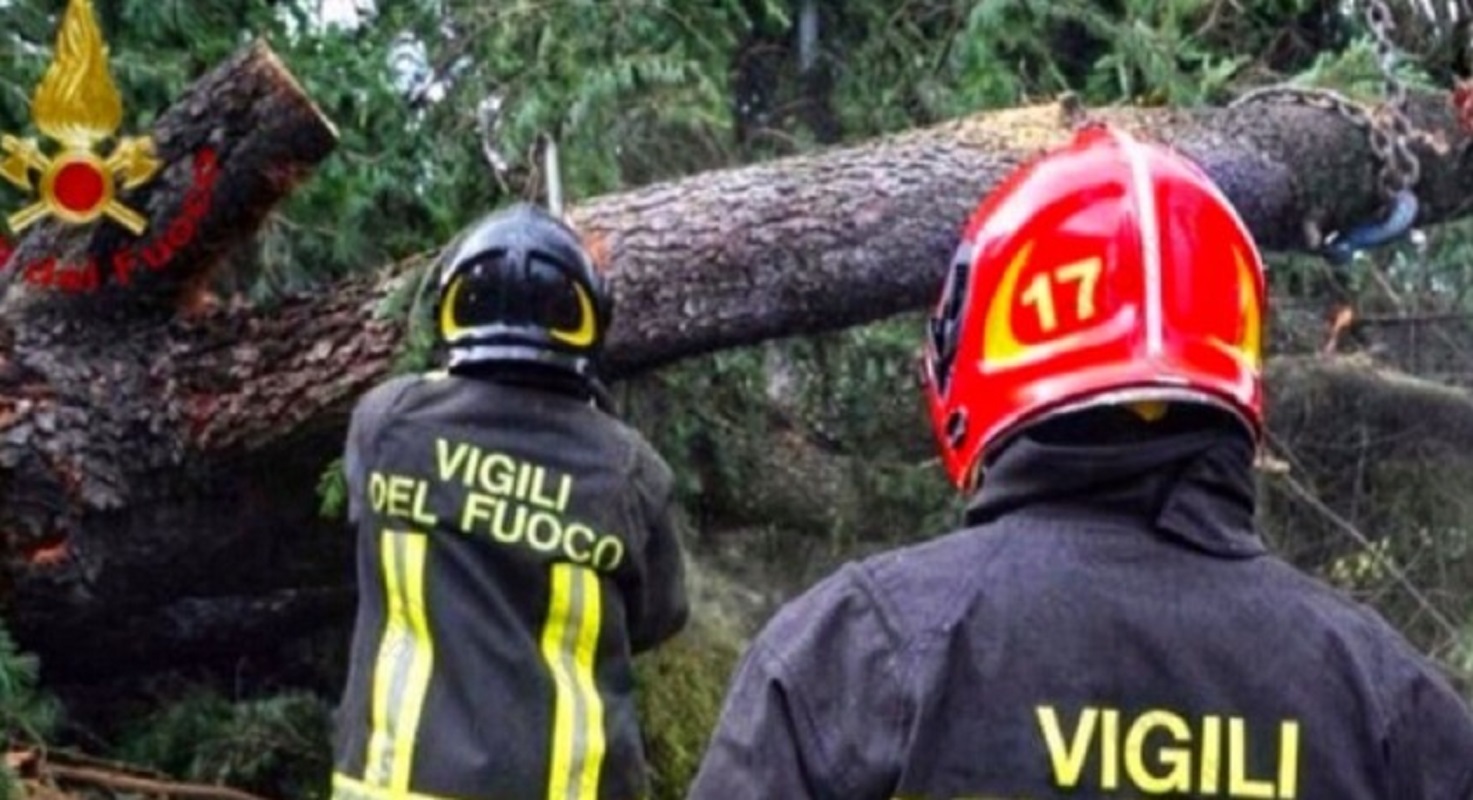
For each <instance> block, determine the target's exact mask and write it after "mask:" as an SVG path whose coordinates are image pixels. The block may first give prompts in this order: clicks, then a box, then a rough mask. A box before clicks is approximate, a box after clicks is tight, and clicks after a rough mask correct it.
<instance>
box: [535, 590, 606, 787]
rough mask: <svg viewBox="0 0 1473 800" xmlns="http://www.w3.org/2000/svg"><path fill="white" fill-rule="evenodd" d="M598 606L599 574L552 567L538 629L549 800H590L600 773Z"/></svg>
mask: <svg viewBox="0 0 1473 800" xmlns="http://www.w3.org/2000/svg"><path fill="white" fill-rule="evenodd" d="M602 612H603V609H602V603H601V597H600V594H599V582H598V575H597V574H596V573H595V572H594V571H593V570H590V569H585V568H583V567H579V566H576V565H574V564H561V563H560V564H554V565H553V566H552V597H551V600H550V602H549V604H548V612H547V623H546V625H544V627H543V629H542V657H543V659H544V660H545V661H546V662H547V667H548V670H549V672H550V673H551V675H552V680H553V685H554V686H555V688H556V695H555V699H554V705H553V726H552V750H551V758H550V759H549V774H548V781H547V800H594V798H596V797H597V796H598V783H599V774H600V772H601V770H602V768H603V758H604V750H605V749H606V747H605V740H604V711H603V698H602V697H600V696H599V693H598V687H597V685H596V684H595V683H594V677H593V662H594V658H595V656H596V654H597V650H598V638H599V627H600V624H601V619H600V617H601V615H602Z"/></svg>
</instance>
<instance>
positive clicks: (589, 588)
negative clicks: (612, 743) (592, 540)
mask: <svg viewBox="0 0 1473 800" xmlns="http://www.w3.org/2000/svg"><path fill="white" fill-rule="evenodd" d="M577 574H578V579H579V580H581V581H582V582H583V619H582V624H581V625H580V626H579V631H578V651H577V653H576V654H575V656H574V666H575V672H574V673H573V675H574V679H575V682H576V683H577V685H578V687H579V688H580V689H581V690H582V692H583V699H584V701H585V702H586V703H587V709H588V718H587V722H588V724H587V728H586V732H587V737H588V739H587V746H586V749H585V750H584V752H583V760H582V763H581V764H577V763H575V765H574V770H575V771H577V772H578V775H579V781H578V793H577V795H576V796H577V797H578V798H580V799H581V798H588V800H593V798H596V797H598V778H599V774H600V773H601V771H602V768H603V760H604V749H605V743H604V702H603V696H602V695H600V694H599V692H598V685H597V684H596V683H595V682H594V679H593V663H594V659H595V658H596V657H597V655H598V635H599V628H600V623H601V622H602V615H603V604H602V601H603V595H602V594H601V593H600V592H599V582H598V575H597V573H595V572H594V571H593V570H591V569H583V568H578V569H577ZM580 767H581V770H580V769H579V768H580Z"/></svg>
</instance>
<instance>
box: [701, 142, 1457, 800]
mask: <svg viewBox="0 0 1473 800" xmlns="http://www.w3.org/2000/svg"><path fill="white" fill-rule="evenodd" d="M1263 305H1264V282H1263V270H1262V265H1261V262H1260V259H1259V254H1258V252H1257V250H1256V248H1255V246H1254V244H1253V241H1252V239H1251V238H1250V236H1249V234H1248V231H1247V230H1246V228H1245V227H1244V225H1243V223H1242V221H1241V220H1240V219H1239V218H1238V216H1237V214H1236V213H1235V212H1234V210H1233V208H1232V206H1231V205H1230V204H1229V203H1228V202H1227V200H1226V199H1225V198H1224V197H1223V196H1222V194H1221V193H1220V192H1219V191H1218V190H1217V188H1216V187H1215V186H1214V185H1213V184H1212V182H1211V181H1210V180H1209V179H1208V178H1207V177H1206V175H1205V174H1204V173H1202V172H1201V171H1200V170H1199V169H1198V168H1197V167H1196V166H1195V165H1193V164H1192V163H1191V162H1189V161H1188V160H1186V159H1185V158H1183V157H1181V156H1179V155H1176V154H1174V153H1172V152H1170V151H1168V150H1166V149H1164V148H1162V147H1159V146H1155V145H1151V144H1147V143H1143V142H1140V141H1137V140H1135V139H1133V138H1132V137H1130V136H1128V135H1126V134H1125V133H1123V132H1119V131H1115V130H1111V129H1109V128H1103V127H1094V128H1089V129H1086V130H1084V131H1082V132H1080V133H1079V134H1078V135H1076V137H1075V138H1074V140H1073V141H1072V142H1070V143H1069V144H1067V145H1066V146H1064V147H1062V148H1060V149H1058V150H1055V151H1053V152H1051V153H1049V154H1047V155H1045V156H1043V157H1041V158H1039V159H1037V160H1035V161H1034V162H1032V163H1031V164H1028V165H1026V166H1025V167H1023V168H1022V169H1020V170H1019V171H1018V172H1017V173H1015V174H1014V175H1012V176H1011V177H1010V178H1009V179H1008V180H1007V181H1006V182H1004V183H1003V185H1002V186H1000V187H999V188H998V189H997V190H996V191H995V192H993V193H992V194H991V195H990V196H989V197H988V198H987V199H986V200H985V201H984V202H983V203H982V204H981V206H980V207H979V208H978V209H977V211H976V212H975V214H974V215H973V217H972V218H971V220H970V221H969V223H968V224H967V226H966V229H965V234H964V237H963V241H962V244H961V246H960V248H959V249H958V251H957V254H956V257H955V259H954V260H953V262H952V264H951V267H950V270H949V272H948V274H947V277H946V281H945V287H944V289H943V291H942V295H941V298H940V302H939V303H938V304H937V307H936V309H935V312H934V314H933V316H932V319H931V323H930V328H929V332H928V341H927V343H926V349H925V385H926V395H927V400H928V403H929V406H930V416H931V420H932V423H933V427H934V429H935V433H936V438H937V440H938V442H939V446H940V451H941V455H942V459H943V462H944V464H945V467H946V470H947V472H948V474H949V475H950V477H951V478H952V480H953V481H954V482H955V483H956V484H957V486H958V487H959V488H961V489H962V490H963V491H965V492H967V493H969V494H970V495H971V502H970V504H969V506H968V510H967V520H966V521H967V527H966V528H965V529H964V530H961V531H959V532H956V533H953V534H951V535H949V536H944V537H941V538H938V539H935V540H932V541H929V542H926V543H923V544H919V545H914V546H910V547H906V548H903V549H900V550H897V551H893V552H890V553H887V554H882V555H879V556H875V557H872V558H869V559H867V560H865V561H862V562H858V563H854V564H850V565H847V566H845V567H844V568H843V569H841V570H840V571H839V572H837V573H836V574H834V575H832V576H830V577H829V578H827V579H826V580H824V581H822V582H821V583H820V584H819V585H817V586H816V587H814V588H812V589H810V590H809V591H808V592H807V593H805V594H804V595H803V596H801V597H799V598H798V599H796V600H794V601H791V602H790V603H789V604H788V605H786V606H785V607H784V608H783V609H782V610H780V611H779V612H778V614H777V615H776V616H775V617H774V618H773V619H772V620H771V621H770V622H769V623H768V625H767V627H766V629H765V630H764V631H763V632H762V633H761V634H760V635H759V636H758V637H757V638H756V639H755V640H754V641H753V643H752V644H751V646H750V647H749V649H748V651H747V653H746V654H745V656H744V657H743V660H742V663H741V665H740V666H739V668H738V670H737V674H736V676H735V677H734V678H733V684H732V686H731V688H730V693H729V695H728V698H727V702H726V706H725V709H724V710H723V713H722V717H721V722H720V723H719V726H718V729H717V731H716V733H715V734H714V736H713V738H712V742H711V746H710V749H709V750H708V752H707V754H706V756H705V759H704V761H703V763H702V765H701V769H700V771H699V773H698V775H697V778H696V782H695V785H694V787H693V790H692V792H691V797H693V798H696V800H718V799H719V800H767V799H768V798H783V800H803V799H804V798H833V799H834V800H838V799H840V798H842V799H843V800H889V799H890V798H927V799H928V800H957V799H959V798H1010V799H1011V798H1044V797H1063V796H1069V797H1092V798H1102V797H1141V796H1147V795H1170V796H1173V797H1229V798H1278V800H1295V799H1297V798H1304V799H1305V800H1309V799H1310V798H1332V797H1334V798H1348V797H1359V798H1382V799H1383V800H1393V799H1394V800H1418V799H1421V800H1453V798H1458V799H1459V800H1463V799H1465V798H1473V721H1470V716H1469V713H1468V709H1467V708H1466V706H1465V705H1464V704H1463V701H1462V700H1461V699H1460V698H1459V697H1458V696H1457V695H1456V694H1455V693H1454V692H1453V691H1452V689H1451V688H1450V687H1449V685H1448V683H1447V682H1446V681H1445V680H1444V679H1443V678H1442V677H1440V676H1439V675H1438V674H1437V672H1436V671H1435V670H1434V668H1433V667H1432V666H1431V665H1430V664H1429V663H1428V662H1427V661H1425V660H1424V659H1423V658H1422V657H1420V656H1419V655H1418V654H1417V653H1416V652H1415V651H1414V650H1413V649H1412V648H1411V647H1409V646H1408V644H1407V643H1406V642H1405V641H1404V640H1403V639H1402V638H1401V637H1400V636H1399V635H1398V634H1397V633H1396V632H1395V631H1393V630H1392V629H1391V628H1390V627H1389V626H1388V625H1387V624H1386V623H1385V622H1383V621H1382V620H1381V619H1380V618H1379V617H1378V616H1376V615H1375V614H1374V613H1373V612H1371V611H1369V610H1368V609H1365V608H1363V607H1361V606H1358V605H1356V604H1355V603H1353V602H1350V601H1348V600H1347V599H1345V598H1343V597H1341V596H1339V595H1338V594H1337V593H1335V592H1334V591H1333V590H1331V589H1329V588H1328V587H1325V586H1323V585H1322V584H1320V583H1318V582H1316V581H1315V580H1313V579H1311V578H1309V577H1307V576H1305V575H1302V574H1301V573H1299V572H1297V571H1296V570H1294V569H1293V568H1292V567H1290V566H1288V565H1287V564H1286V563H1284V562H1283V561H1281V560H1279V559H1278V558H1275V557H1274V556H1272V555H1270V554H1269V553H1268V552H1267V551H1266V548H1265V546H1264V543H1263V541H1262V539H1261V538H1260V537H1259V535H1258V534H1257V533H1256V532H1255V529H1254V523H1253V519H1254V507H1255V495H1254V481H1253V473H1252V462H1253V457H1254V453H1255V447H1256V444H1257V442H1258V440H1259V438H1260V436H1261V435H1262V429H1263V416H1262V385H1261V375H1260V363H1261V358H1262V356H1261V349H1260V348H1261V335H1262V333H1261V331H1262V312H1263Z"/></svg>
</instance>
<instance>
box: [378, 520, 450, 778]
mask: <svg viewBox="0 0 1473 800" xmlns="http://www.w3.org/2000/svg"><path fill="white" fill-rule="evenodd" d="M427 543H428V540H427V537H425V536H424V535H423V534H418V533H399V532H395V531H384V532H383V534H381V535H380V537H379V561H380V563H381V565H382V567H383V571H384V594H385V596H386V597H387V599H388V608H387V610H386V614H385V617H384V634H383V639H382V641H381V642H380V644H379V651H378V660H377V662H376V663H375V665H374V679H373V710H372V722H373V733H372V735H371V736H370V737H369V740H368V756H367V763H366V765H365V768H364V778H365V785H368V786H372V787H379V788H390V789H393V790H394V791H395V792H396V793H402V792H407V791H408V790H409V775H410V772H411V768H412V766H413V759H414V739H415V735H416V734H417V733H418V731H419V718H420V712H421V711H422V710H423V708H424V699H425V693H426V691H427V690H428V689H429V683H430V672H431V670H432V669H433V667H434V659H435V652H434V643H433V641H432V640H431V638H430V628H429V623H428V621H427V619H426V615H425V599H424V572H425V551H426V545H427ZM396 796H402V795H399V794H396Z"/></svg>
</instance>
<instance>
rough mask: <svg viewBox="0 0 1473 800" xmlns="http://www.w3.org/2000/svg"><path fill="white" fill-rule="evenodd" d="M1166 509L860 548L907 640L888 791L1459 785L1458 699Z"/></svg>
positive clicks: (1405, 651) (1302, 588)
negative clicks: (910, 712)
mask: <svg viewBox="0 0 1473 800" xmlns="http://www.w3.org/2000/svg"><path fill="white" fill-rule="evenodd" d="M1209 513H1210V512H1209ZM1175 523H1176V526H1177V527H1176V528H1175V529H1172V528H1166V529H1155V530H1153V529H1152V527H1151V526H1150V525H1148V524H1146V522H1145V521H1144V520H1141V521H1133V520H1131V519H1129V518H1128V517H1123V516H1122V517H1111V516H1108V515H1107V516H1095V517H1091V516H1090V515H1088V514H1084V513H1074V514H1069V513H1060V512H1059V510H1058V509H1056V508H1050V507H1048V506H1042V507H1035V508H1030V509H1029V510H1027V511H1020V512H1017V513H1015V514H1011V515H1008V516H1005V517H1003V518H1001V519H998V520H995V521H993V522H990V523H988V524H986V525H983V526H980V527H978V528H973V529H970V530H967V531H964V532H961V533H959V534H956V535H953V536H949V537H946V538H944V539H941V540H937V541H936V542H933V543H930V544H927V545H923V546H921V547H918V548H915V549H913V550H910V551H905V552H903V553H901V554H898V555H895V556H886V557H881V558H880V559H878V560H876V561H873V562H870V563H869V564H868V565H866V567H865V568H863V572H864V573H865V574H867V578H866V580H868V581H870V582H872V585H873V587H874V588H873V591H875V593H876V594H877V595H878V596H879V597H881V598H884V599H883V600H882V601H881V604H882V605H891V606H892V607H893V608H894V609H895V614H896V620H897V625H898V629H899V630H908V631H910V633H909V634H908V638H909V640H910V644H909V645H908V646H907V647H905V648H904V649H905V650H906V651H907V652H912V653H915V654H916V655H915V659H916V660H915V664H914V666H913V669H914V672H913V673H912V674H913V683H912V685H911V692H910V693H909V694H910V696H912V697H914V698H916V699H917V708H918V709H919V711H918V714H917V716H916V717H915V718H914V719H913V720H911V728H910V729H911V730H912V731H914V738H912V739H910V740H909V741H908V742H907V744H906V747H905V755H904V758H903V760H904V766H903V769H902V775H903V778H902V779H901V784H900V789H901V792H900V793H899V794H900V795H901V796H905V797H909V796H912V795H913V796H917V797H927V798H959V797H975V796H978V794H977V793H978V792H979V791H981V792H985V793H990V794H985V795H984V796H997V797H1009V798H1012V797H1028V798H1043V797H1059V796H1066V795H1067V796H1069V797H1101V798H1103V797H1128V796H1142V795H1156V794H1168V795H1171V796H1184V797H1232V798H1331V797H1333V798H1339V799H1342V800H1355V799H1357V798H1366V799H1367V800H1370V799H1372V798H1380V799H1384V798H1392V797H1396V798H1412V797H1418V798H1420V797H1438V796H1440V795H1438V794H1436V793H1435V790H1433V791H1434V793H1432V794H1428V793H1426V792H1427V791H1429V790H1431V787H1430V786H1416V785H1410V783H1411V782H1414V781H1420V780H1423V779H1424V777H1416V778H1409V777H1398V776H1414V775H1415V776H1437V775H1442V776H1444V778H1445V780H1446V781H1447V783H1446V784H1439V785H1445V786H1454V785H1466V783H1460V782H1459V781H1462V780H1463V779H1462V778H1460V777H1459V776H1458V775H1455V774H1453V772H1454V771H1456V770H1463V769H1465V768H1466V769H1468V770H1473V749H1469V748H1473V740H1470V739H1469V731H1468V727H1467V721H1466V716H1465V713H1466V712H1464V711H1463V710H1462V709H1461V708H1460V707H1459V703H1458V700H1457V699H1456V698H1455V697H1454V696H1453V695H1452V694H1451V692H1450V691H1449V690H1448V688H1447V686H1446V684H1444V683H1443V682H1442V681H1441V680H1440V679H1439V678H1437V677H1436V676H1434V675H1433V674H1431V673H1430V672H1429V671H1428V670H1427V669H1426V668H1425V667H1424V666H1423V662H1422V661H1421V659H1419V658H1418V657H1416V656H1415V654H1414V653H1413V652H1412V651H1411V649H1410V648H1409V647H1408V646H1407V645H1406V643H1405V642H1404V641H1403V640H1402V639H1401V637H1400V636H1399V635H1397V634H1396V633H1394V632H1393V631H1392V630H1391V629H1390V628H1389V627H1388V626H1386V625H1385V624H1384V623H1383V622H1382V621H1381V620H1380V619H1379V618H1378V617H1376V616H1375V615H1374V614H1372V613H1370V612H1368V611H1367V610H1365V609H1363V608H1361V607H1360V606H1357V605H1355V604H1353V603H1351V602H1350V601H1348V600H1346V599H1344V598H1343V597H1341V596H1340V595H1338V594H1337V593H1335V592H1334V591H1332V590H1330V589H1328V588H1327V587H1324V586H1322V585H1321V584H1319V583H1317V582H1315V581H1313V580H1312V579H1309V578H1307V577H1305V576H1303V575H1301V574H1300V573H1298V572H1296V571H1295V570H1294V569H1292V568H1291V567H1289V566H1288V565H1286V564H1284V563H1283V562H1282V561H1280V560H1278V559H1277V558H1274V557H1272V556H1270V555H1267V554H1265V553H1263V552H1262V550H1261V549H1260V548H1258V547H1257V546H1256V541H1257V540H1256V538H1255V537H1253V536H1252V534H1251V532H1250V531H1248V530H1246V529H1245V530H1243V531H1241V532H1240V536H1239V537H1235V538H1236V541H1234V540H1232V539H1223V538H1221V537H1222V535H1223V533H1224V532H1223V531H1220V530H1219V531H1216V532H1212V533H1205V535H1204V532H1202V531H1194V530H1190V529H1189V526H1190V525H1191V524H1192V523H1191V522H1189V521H1187V520H1185V519H1181V518H1178V519H1177V520H1175ZM1170 524H1171V522H1170V521H1169V522H1168V525H1170ZM1444 723H1450V724H1449V725H1447V726H1444ZM1455 748H1463V749H1464V752H1463V754H1462V756H1461V757H1460V756H1459V755H1458V753H1457V752H1455V750H1454V749H1455ZM1414 762H1415V763H1414ZM1449 800H1465V798H1462V797H1458V798H1453V797H1452V796H1449Z"/></svg>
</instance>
